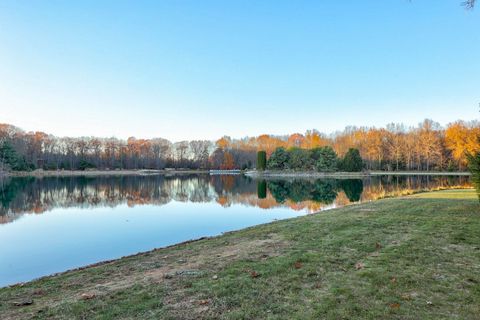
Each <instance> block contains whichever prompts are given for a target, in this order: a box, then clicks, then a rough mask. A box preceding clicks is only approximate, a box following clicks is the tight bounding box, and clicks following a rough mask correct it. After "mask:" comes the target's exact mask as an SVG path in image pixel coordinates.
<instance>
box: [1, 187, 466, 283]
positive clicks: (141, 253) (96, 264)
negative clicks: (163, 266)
mask: <svg viewBox="0 0 480 320" xmlns="http://www.w3.org/2000/svg"><path fill="white" fill-rule="evenodd" d="M472 190H474V188H473V187H472V188H466V187H452V188H441V189H435V190H418V191H416V192H412V193H407V194H397V195H393V196H392V195H387V196H385V197H382V198H378V199H375V200H370V201H368V202H356V203H351V204H347V205H343V206H341V207H337V208H332V209H328V210H319V211H315V212H313V213H310V214H308V215H318V214H322V213H325V212H326V211H334V210H340V209H342V208H347V207H356V206H362V205H365V204H367V203H376V202H379V201H382V200H395V199H402V198H411V197H415V196H422V195H425V194H427V195H428V194H435V193H439V192H440V193H441V192H444V193H445V192H452V191H453V192H470V191H472ZM308 215H306V216H308ZM302 217H305V216H297V217H293V218H287V219H280V220H274V221H271V222H266V223H261V224H256V225H252V226H249V227H245V228H241V229H236V230H231V231H225V232H222V233H221V234H217V235H204V236H200V237H198V238H191V239H187V240H184V241H181V242H178V243H173V244H169V245H165V246H161V247H156V248H153V249H149V250H147V251H139V252H136V253H132V254H127V255H124V256H120V257H117V258H113V259H107V260H100V261H97V262H93V263H89V264H86V265H81V266H78V267H74V268H71V269H66V270H64V271H58V272H54V273H51V274H47V275H43V276H40V277H38V278H33V279H31V280H27V281H21V282H17V283H12V284H8V285H4V286H0V290H1V289H4V288H15V287H22V286H23V285H25V284H28V283H32V282H36V281H41V280H44V279H49V278H55V277H58V276H62V275H65V274H69V273H72V272H77V271H82V270H86V269H90V268H95V267H101V266H103V265H108V264H111V263H115V262H117V261H120V260H124V259H130V258H135V257H139V256H145V255H150V254H153V253H155V252H158V251H163V250H167V249H175V248H177V249H178V248H179V247H184V246H186V245H189V244H192V243H195V242H200V241H204V240H215V239H218V238H221V237H223V236H226V235H229V234H235V233H241V232H243V231H247V230H250V229H255V228H258V227H262V226H266V225H270V224H274V223H276V222H278V221H288V220H298V219H301V218H302Z"/></svg>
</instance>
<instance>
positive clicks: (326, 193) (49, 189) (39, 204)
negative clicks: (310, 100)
mask: <svg viewBox="0 0 480 320" xmlns="http://www.w3.org/2000/svg"><path fill="white" fill-rule="evenodd" d="M462 186H463V187H467V186H470V182H469V177H465V176H464V177H462V176H380V177H369V178H364V179H269V180H255V179H252V178H249V177H245V176H242V175H212V176H210V175H208V174H205V175H202V174H198V175H195V174H192V175H174V176H165V175H152V176H111V177H48V178H3V179H1V180H0V286H6V285H9V284H14V283H18V282H23V281H28V280H32V279H35V278H38V277H41V276H45V275H49V274H52V273H56V272H61V271H65V270H68V269H72V268H76V267H80V266H84V265H87V264H91V263H95V262H99V261H103V260H109V259H114V258H119V257H122V256H125V255H130V254H134V253H137V252H142V251H148V250H151V249H154V248H159V247H164V246H167V245H172V244H175V243H179V242H182V241H186V240H190V239H196V238H200V237H203V236H214V235H219V234H221V233H223V232H227V231H232V230H238V229H241V228H245V227H249V226H253V225H257V224H262V223H267V222H271V221H274V220H277V219H286V218H292V217H296V216H300V215H305V214H310V213H314V212H318V211H321V210H326V209H331V208H335V207H339V206H344V205H347V204H350V203H353V202H364V201H370V200H375V199H378V198H382V197H385V196H392V195H398V194H402V193H406V192H411V191H418V190H434V189H438V188H448V187H462Z"/></svg>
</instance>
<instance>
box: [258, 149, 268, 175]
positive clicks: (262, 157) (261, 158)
mask: <svg viewBox="0 0 480 320" xmlns="http://www.w3.org/2000/svg"><path fill="white" fill-rule="evenodd" d="M266 166H267V153H266V152H265V151H258V152H257V170H261V171H264V170H265V168H266Z"/></svg>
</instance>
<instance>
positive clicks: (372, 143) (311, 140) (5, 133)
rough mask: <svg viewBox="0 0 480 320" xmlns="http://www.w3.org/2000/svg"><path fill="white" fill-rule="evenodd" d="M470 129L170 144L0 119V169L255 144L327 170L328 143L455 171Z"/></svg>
mask: <svg viewBox="0 0 480 320" xmlns="http://www.w3.org/2000/svg"><path fill="white" fill-rule="evenodd" d="M478 136H480V124H479V122H478V121H470V122H465V121H456V122H454V123H451V124H449V125H448V126H447V127H446V128H443V127H441V126H440V125H439V124H438V123H436V122H434V121H432V120H428V119H427V120H425V121H423V122H422V123H420V124H419V125H418V126H415V127H406V126H405V125H402V124H389V125H387V126H386V127H385V128H375V127H347V128H346V129H345V130H343V131H341V132H335V133H333V134H330V135H326V134H323V133H320V132H319V131H317V130H309V131H307V132H305V133H304V134H300V133H294V134H291V135H284V136H274V135H267V134H264V135H260V136H257V137H245V138H242V139H232V138H230V137H227V136H225V137H222V138H220V139H218V140H217V141H215V142H213V141H207V140H193V141H180V142H175V143H172V142H170V141H168V140H166V139H162V138H154V139H137V138H134V137H131V138H128V139H127V140H123V139H117V138H98V137H79V138H72V137H56V136H53V135H50V134H47V133H44V132H25V131H23V130H21V129H19V128H17V127H15V126H13V125H9V124H0V170H32V169H37V168H42V169H46V170H61V169H65V170H86V169H90V168H97V169H110V170H115V169H164V168H177V169H179V168H188V169H247V168H255V167H256V166H257V152H258V151H260V150H263V151H265V154H266V157H267V158H269V159H271V157H272V154H274V152H276V153H275V154H274V159H275V158H278V157H279V158H280V159H281V158H282V157H285V156H286V155H288V159H289V160H288V161H283V164H280V163H278V161H277V162H274V161H273V160H272V161H270V163H269V166H271V167H272V168H273V167H278V168H279V169H282V168H285V167H287V166H288V167H289V168H294V167H298V168H302V169H303V168H304V169H309V170H310V169H311V170H322V171H329V170H334V169H333V167H332V163H334V161H333V158H335V157H334V154H333V153H332V150H333V151H334V153H335V154H336V157H337V160H338V159H344V157H345V155H346V154H347V153H348V152H349V150H350V149H352V148H353V149H356V150H358V152H359V154H360V156H361V158H362V159H363V165H364V168H365V169H367V170H387V171H392V170H424V171H430V170H438V171H446V170H450V171H456V170H466V169H467V154H475V152H476V151H477V150H480V142H479V141H478V139H477V137H478ZM278 148H283V149H278ZM277 149H278V151H277ZM306 155H308V157H306ZM320 155H322V156H321V157H320ZM323 159H326V160H325V161H324V162H322V161H323ZM280 162H282V161H280ZM338 164H339V162H337V165H338Z"/></svg>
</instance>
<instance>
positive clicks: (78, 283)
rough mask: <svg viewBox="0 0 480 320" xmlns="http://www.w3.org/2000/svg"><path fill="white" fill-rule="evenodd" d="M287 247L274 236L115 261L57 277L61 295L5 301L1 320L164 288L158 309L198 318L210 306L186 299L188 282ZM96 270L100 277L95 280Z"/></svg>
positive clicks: (26, 294) (28, 293) (190, 297)
mask: <svg viewBox="0 0 480 320" xmlns="http://www.w3.org/2000/svg"><path fill="white" fill-rule="evenodd" d="M288 246H289V243H288V241H286V240H285V239H283V238H282V237H281V236H280V235H278V234H268V235H266V236H265V237H264V238H263V239H249V238H241V239H235V238H227V239H226V241H223V242H218V243H217V244H216V245H214V246H212V245H211V243H210V244H208V245H207V244H205V243H201V242H199V243H194V244H193V245H191V246H187V247H185V248H182V249H181V250H169V249H168V248H167V249H159V250H155V251H152V252H148V253H144V254H140V255H138V256H136V259H129V260H127V261H125V260H124V259H120V260H118V261H113V262H111V263H108V264H105V265H98V266H94V267H92V268H86V269H85V270H83V271H82V272H84V273H83V274H82V275H81V276H80V277H68V275H69V272H67V273H65V274H62V275H59V276H57V277H65V281H64V282H62V284H61V287H62V289H61V292H49V291H48V290H44V289H42V288H35V289H34V290H33V291H32V290H22V291H23V292H22V293H21V295H15V296H11V301H5V303H6V304H8V307H7V309H6V312H4V314H2V319H19V318H25V317H32V316H34V315H35V314H38V313H39V312H41V310H42V309H44V308H47V307H48V308H49V309H52V308H56V307H59V306H60V305H62V304H68V303H75V302H77V301H82V300H83V301H84V300H89V301H90V300H92V301H93V300H94V299H102V297H104V296H107V295H111V294H113V293H114V292H118V291H122V290H126V289H128V288H130V287H133V286H139V285H140V286H145V287H148V286H151V285H160V286H162V287H164V288H165V289H166V292H167V294H166V296H165V299H164V301H163V303H164V304H165V305H166V306H167V308H168V309H169V310H170V311H171V312H172V313H173V314H182V315H183V316H184V315H185V314H189V315H191V317H192V319H193V318H198V317H203V316H205V312H207V311H208V310H209V304H210V301H208V299H204V298H202V297H199V296H195V295H192V294H191V293H190V292H189V290H188V286H187V288H185V283H186V282H188V279H193V278H197V277H214V276H215V274H216V273H219V272H221V271H222V269H223V268H224V267H225V266H226V265H228V264H230V263H233V262H235V261H239V260H242V259H258V260H261V259H265V258H268V257H275V256H279V255H281V254H282V252H283V250H284V249H286V248H287V247H288ZM127 259H128V258H127ZM95 269H97V270H95ZM98 269H99V270H101V271H102V272H103V274H102V275H100V276H99V274H98V271H99V270H98ZM38 290H42V295H41V296H39V295H35V294H33V293H34V292H37V291H38ZM19 299H20V300H21V299H23V300H25V299H28V300H29V301H30V300H33V303H32V304H29V305H28V308H25V307H23V306H15V302H16V301H19ZM23 300H22V301H23Z"/></svg>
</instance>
